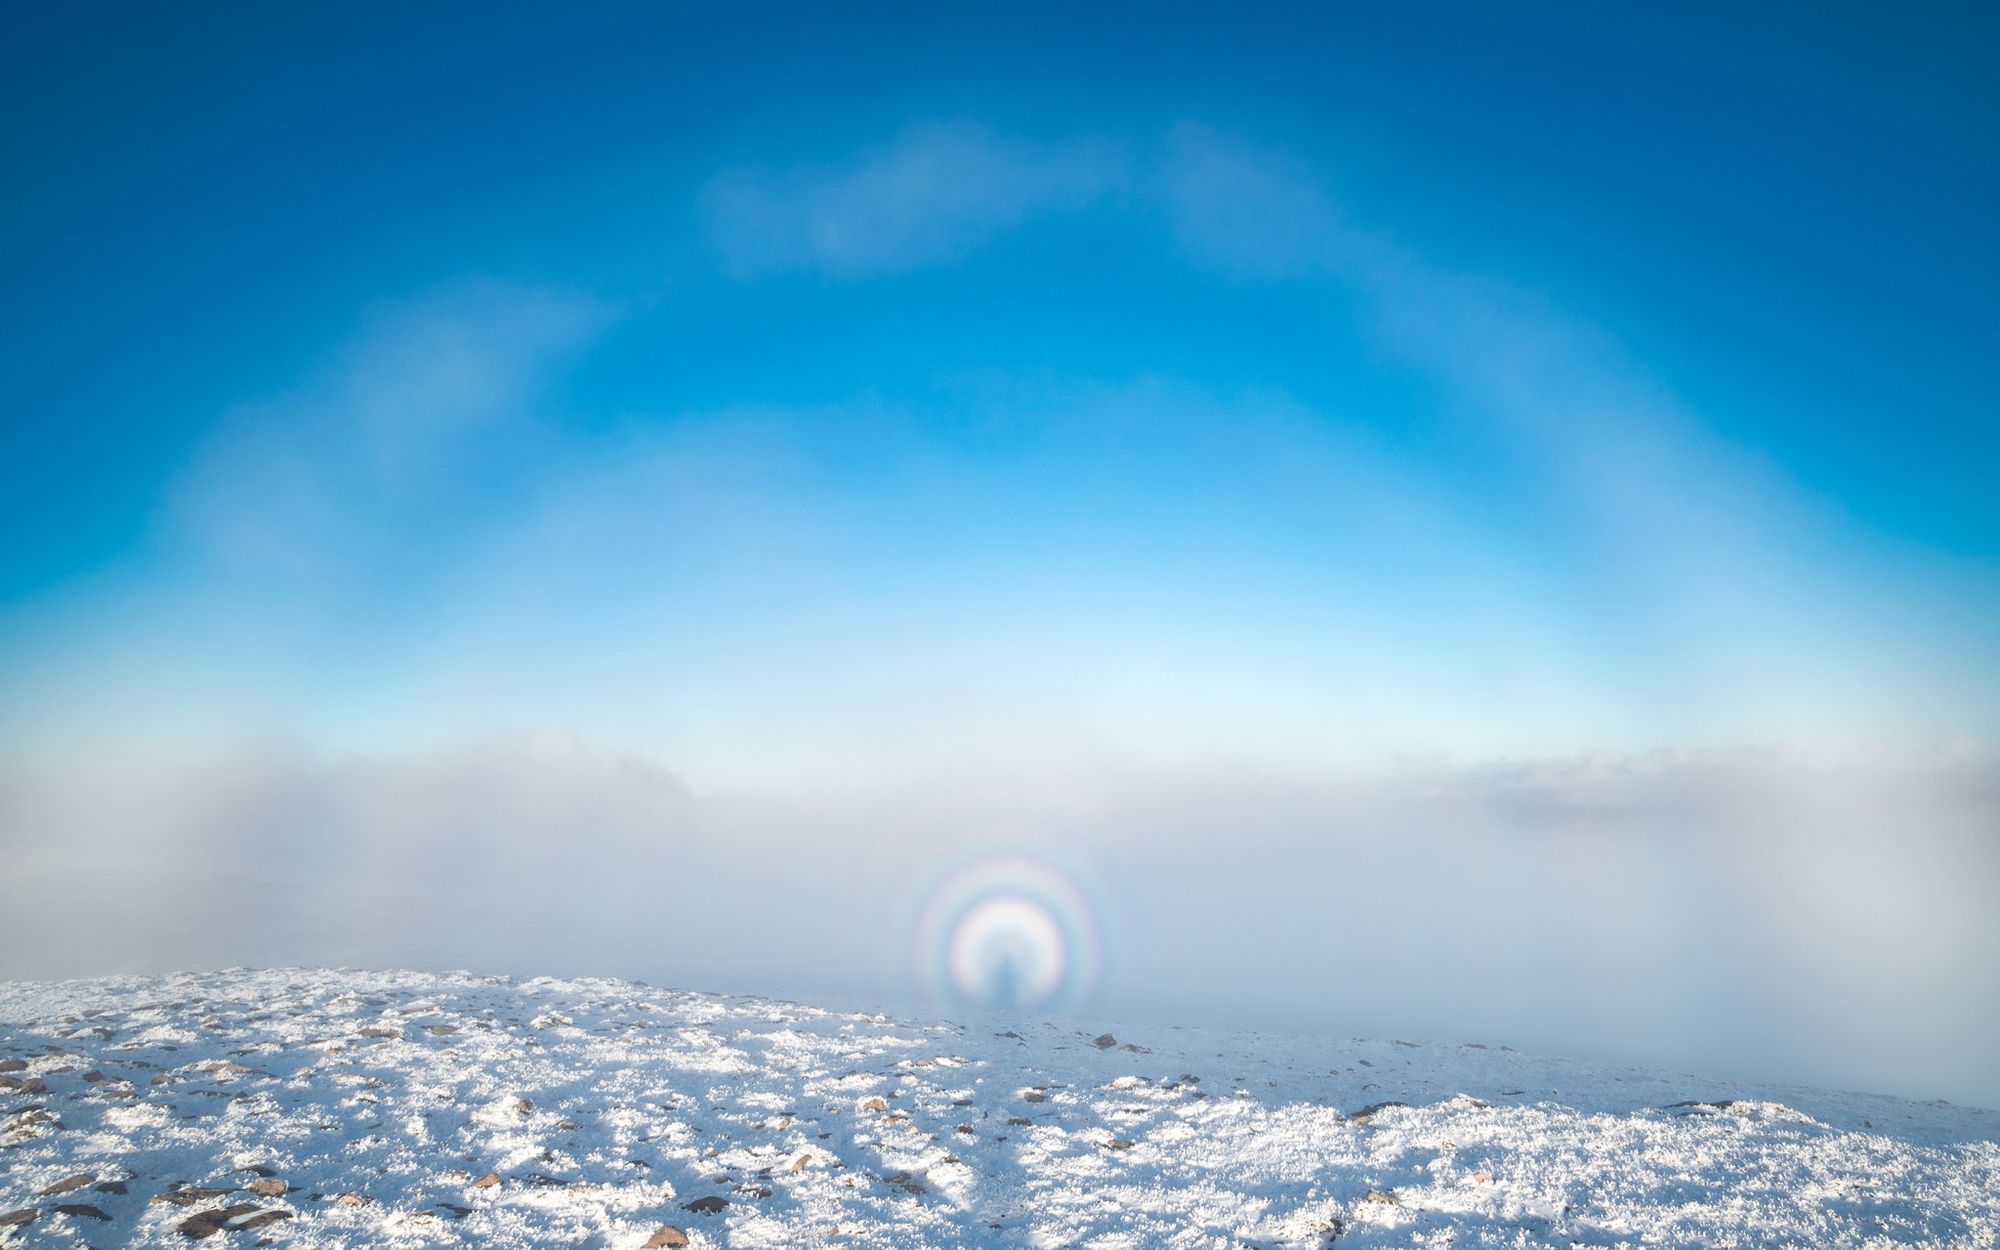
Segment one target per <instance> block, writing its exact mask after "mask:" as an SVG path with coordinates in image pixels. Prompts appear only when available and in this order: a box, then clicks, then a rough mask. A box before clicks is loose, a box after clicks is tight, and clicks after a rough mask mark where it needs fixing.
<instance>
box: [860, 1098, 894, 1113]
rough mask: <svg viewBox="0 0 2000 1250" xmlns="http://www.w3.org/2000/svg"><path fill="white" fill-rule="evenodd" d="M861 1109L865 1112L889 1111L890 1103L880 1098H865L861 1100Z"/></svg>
mask: <svg viewBox="0 0 2000 1250" xmlns="http://www.w3.org/2000/svg"><path fill="white" fill-rule="evenodd" d="M861 1109H862V1110H863V1111H887V1110H888V1109H889V1103H888V1100H887V1099H885V1098H882V1097H880V1096H877V1097H874V1098H864V1099H862V1100H861Z"/></svg>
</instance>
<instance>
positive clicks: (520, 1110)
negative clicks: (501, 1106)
mask: <svg viewBox="0 0 2000 1250" xmlns="http://www.w3.org/2000/svg"><path fill="white" fill-rule="evenodd" d="M509 1105H510V1106H512V1107H513V1108H514V1111H515V1113H516V1114H518V1115H526V1114H528V1113H529V1112H530V1111H533V1110H534V1109H535V1104H534V1103H531V1102H529V1101H528V1100H527V1099H525V1098H516V1099H515V1100H514V1101H513V1102H512V1103H510V1104H509Z"/></svg>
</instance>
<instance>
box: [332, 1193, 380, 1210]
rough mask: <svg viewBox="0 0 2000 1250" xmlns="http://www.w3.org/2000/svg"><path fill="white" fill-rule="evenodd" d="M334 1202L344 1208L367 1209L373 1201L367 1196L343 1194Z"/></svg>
mask: <svg viewBox="0 0 2000 1250" xmlns="http://www.w3.org/2000/svg"><path fill="white" fill-rule="evenodd" d="M334 1201H335V1202H338V1203H339V1204H340V1205H341V1206H344V1207H365V1206H367V1205H368V1203H369V1202H370V1201H371V1200H370V1199H369V1197H368V1195H367V1194H342V1195H340V1197H338V1198H335V1199H334Z"/></svg>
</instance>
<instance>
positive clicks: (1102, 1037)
mask: <svg viewBox="0 0 2000 1250" xmlns="http://www.w3.org/2000/svg"><path fill="white" fill-rule="evenodd" d="M1117 1044H1118V1039H1117V1038H1115V1037H1113V1036H1111V1035H1110V1034H1109V1033H1100V1034H1098V1035H1097V1040H1096V1041H1094V1042H1092V1043H1091V1045H1092V1046H1095V1047H1097V1048H1098V1049H1099V1050H1110V1049H1111V1048H1112V1047H1113V1046H1116V1045H1117Z"/></svg>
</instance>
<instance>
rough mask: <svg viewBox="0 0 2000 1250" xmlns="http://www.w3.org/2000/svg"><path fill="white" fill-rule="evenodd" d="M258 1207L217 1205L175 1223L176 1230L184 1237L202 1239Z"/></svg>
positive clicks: (241, 1204)
mask: <svg viewBox="0 0 2000 1250" xmlns="http://www.w3.org/2000/svg"><path fill="white" fill-rule="evenodd" d="M256 1209H257V1208H256V1207H255V1206H254V1205H251V1204H248V1203H240V1204H238V1205H236V1206H233V1207H217V1208H215V1209H213V1210H209V1211H198V1212H196V1213H195V1214H193V1215H190V1216H188V1217H187V1218H186V1219H184V1220H182V1221H181V1222H180V1223H179V1224H177V1225H175V1226H174V1227H175V1231H177V1232H179V1233H180V1235H181V1236H183V1237H189V1238H192V1239H194V1240H195V1241H202V1240H204V1239H206V1238H209V1237H213V1236H215V1235H216V1234H217V1233H219V1232H221V1231H222V1226H223V1225H224V1224H227V1223H228V1222H229V1221H231V1220H233V1219H235V1218H237V1217H238V1216H242V1215H249V1214H251V1213H252V1212H254V1211H255V1210H256Z"/></svg>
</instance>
